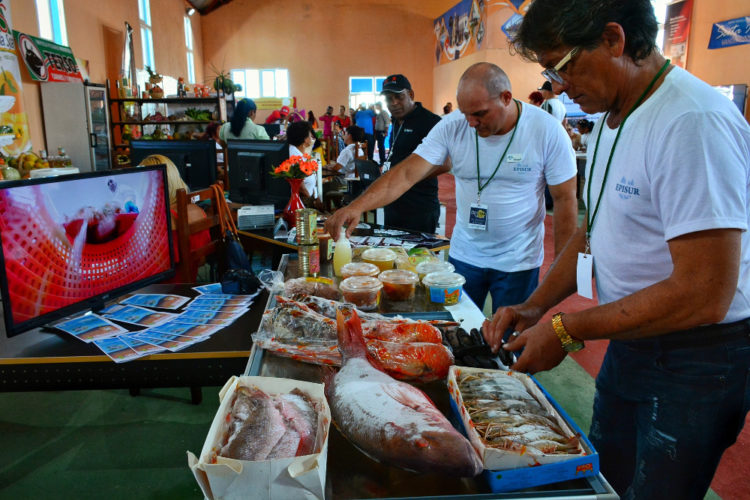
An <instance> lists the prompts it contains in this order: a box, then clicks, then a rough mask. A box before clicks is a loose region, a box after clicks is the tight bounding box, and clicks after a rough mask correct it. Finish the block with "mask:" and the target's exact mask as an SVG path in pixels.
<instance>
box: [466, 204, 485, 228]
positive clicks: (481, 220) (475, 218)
mask: <svg viewBox="0 0 750 500" xmlns="http://www.w3.org/2000/svg"><path fill="white" fill-rule="evenodd" d="M469 229H479V230H480V231H486V230H487V205H480V204H479V203H472V204H471V207H470V208H469Z"/></svg>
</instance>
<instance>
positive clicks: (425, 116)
mask: <svg viewBox="0 0 750 500" xmlns="http://www.w3.org/2000/svg"><path fill="white" fill-rule="evenodd" d="M381 93H382V94H383V95H384V96H385V102H386V105H387V106H388V110H389V111H390V112H391V119H392V120H393V124H392V126H391V140H390V146H391V147H390V151H389V152H388V157H387V158H386V160H385V163H384V164H383V171H387V170H389V169H390V168H393V167H394V166H395V165H398V164H399V163H401V162H402V161H403V160H405V159H406V158H407V157H408V156H409V155H410V154H412V153H413V152H414V150H415V149H416V148H417V146H419V143H420V142H422V139H424V137H425V136H426V135H427V134H428V133H429V131H430V130H431V129H432V127H434V126H435V124H437V123H438V122H439V121H440V117H439V116H437V115H436V114H435V113H433V112H431V111H429V110H427V109H425V108H424V107H422V103H420V102H416V101H415V100H414V90H413V89H412V88H411V83H410V82H409V80H408V79H407V78H406V77H405V76H404V75H390V76H388V77H387V78H386V79H385V81H384V82H383V90H382V92H381ZM384 212H385V224H386V225H387V226H392V227H399V228H403V229H409V230H412V231H421V232H424V233H434V232H435V230H436V229H437V223H438V219H439V218H440V200H438V181H437V178H436V177H429V178H425V179H422V180H421V181H420V182H418V183H416V184H414V185H413V186H410V187H409V190H408V191H407V192H406V193H404V194H403V195H402V196H400V197H399V198H398V199H396V200H395V201H393V203H390V204H389V205H387V206H386V207H385V210H384Z"/></svg>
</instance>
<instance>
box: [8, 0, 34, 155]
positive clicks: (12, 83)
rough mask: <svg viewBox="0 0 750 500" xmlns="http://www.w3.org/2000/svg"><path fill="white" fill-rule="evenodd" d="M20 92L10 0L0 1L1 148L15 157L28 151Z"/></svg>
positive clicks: (25, 117)
mask: <svg viewBox="0 0 750 500" xmlns="http://www.w3.org/2000/svg"><path fill="white" fill-rule="evenodd" d="M22 91H23V88H22V86H21V71H20V68H19V65H18V57H17V56H16V44H15V41H14V39H13V30H12V28H11V15H10V0H0V151H1V152H2V153H3V154H4V155H5V156H18V155H19V154H21V153H24V152H26V151H29V150H31V138H30V137H29V122H28V117H27V116H26V112H25V111H24V109H23V93H22Z"/></svg>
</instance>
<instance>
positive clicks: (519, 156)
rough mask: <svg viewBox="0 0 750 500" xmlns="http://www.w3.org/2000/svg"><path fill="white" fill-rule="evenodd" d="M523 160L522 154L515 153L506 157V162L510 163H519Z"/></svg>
mask: <svg viewBox="0 0 750 500" xmlns="http://www.w3.org/2000/svg"><path fill="white" fill-rule="evenodd" d="M521 160H523V154H521V153H513V154H509V155H508V156H506V157H505V161H507V162H508V163H518V162H520V161H521Z"/></svg>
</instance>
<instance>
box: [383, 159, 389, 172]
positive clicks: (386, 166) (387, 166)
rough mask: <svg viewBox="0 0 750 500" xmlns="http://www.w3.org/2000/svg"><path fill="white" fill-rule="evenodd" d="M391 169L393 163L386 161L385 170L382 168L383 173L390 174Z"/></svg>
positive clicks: (384, 163)
mask: <svg viewBox="0 0 750 500" xmlns="http://www.w3.org/2000/svg"><path fill="white" fill-rule="evenodd" d="M390 169H391V162H389V161H384V162H383V168H382V170H383V173H386V172H388V171H389V170H390Z"/></svg>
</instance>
